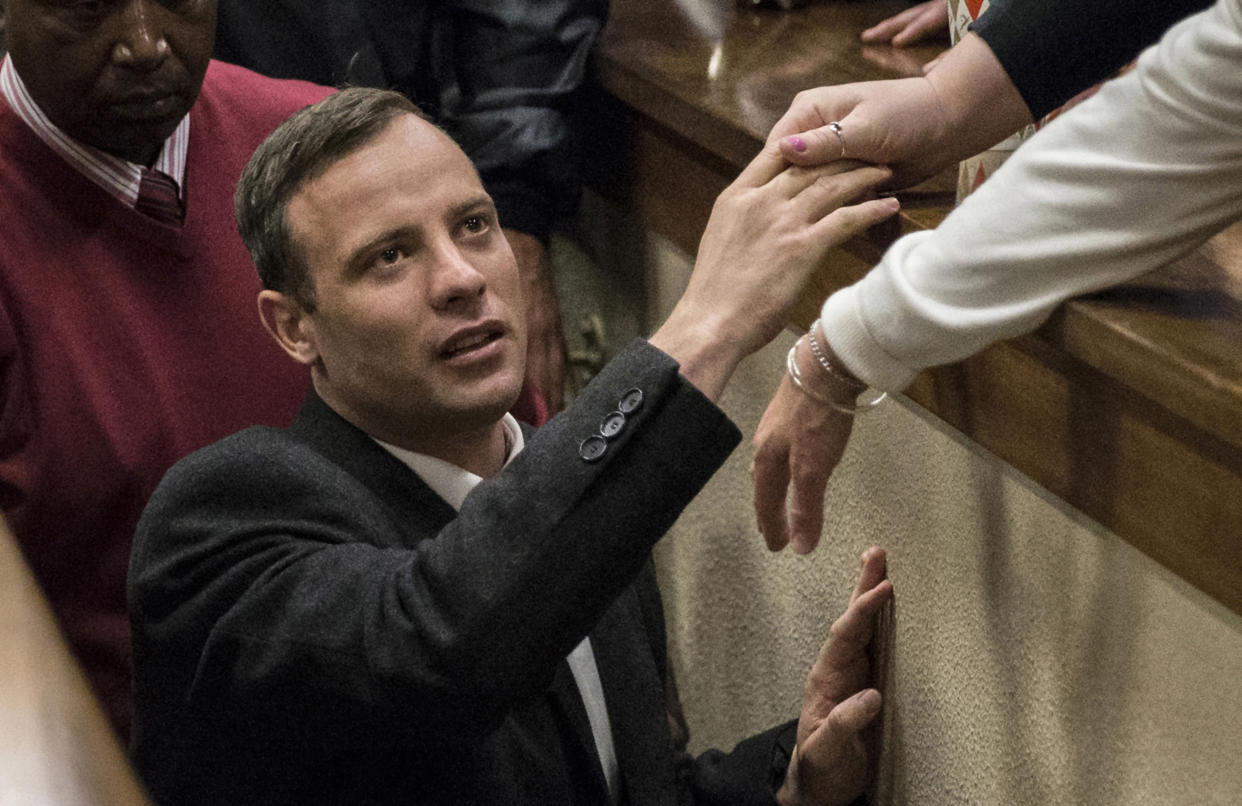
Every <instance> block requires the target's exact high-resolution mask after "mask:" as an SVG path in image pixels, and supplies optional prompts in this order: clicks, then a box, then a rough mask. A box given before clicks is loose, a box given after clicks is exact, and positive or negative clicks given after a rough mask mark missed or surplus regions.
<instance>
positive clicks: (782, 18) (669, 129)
mask: <svg viewBox="0 0 1242 806" xmlns="http://www.w3.org/2000/svg"><path fill="white" fill-rule="evenodd" d="M904 7H905V6H904V4H902V3H899V2H892V1H891V0H872V1H871V2H858V1H857V0H820V2H817V3H813V4H810V5H809V6H807V7H806V8H803V9H800V10H798V11H795V12H791V13H779V12H755V11H747V10H743V9H740V8H739V6H738V4H737V3H735V2H732V0H714V1H713V0H680V2H668V3H647V2H642V1H641V0H614V2H613V3H612V15H611V19H610V22H609V26H608V28H607V30H606V31H605V35H604V38H603V41H602V44H601V48H600V54H599V58H598V60H597V76H598V83H599V86H600V89H601V90H602V93H601V97H600V99H599V102H598V103H599V109H598V110H595V111H594V113H593V118H594V119H595V120H596V122H597V123H598V124H599V131H598V134H597V136H596V137H595V139H594V140H593V141H592V143H591V154H592V157H593V164H594V171H595V175H594V178H593V180H592V183H593V185H594V186H595V187H596V188H597V189H599V190H600V192H601V193H604V194H605V195H609V196H612V197H613V198H615V199H617V200H618V201H621V202H622V203H624V204H626V205H627V206H631V207H633V208H634V209H636V210H637V211H638V214H639V216H640V217H641V219H642V220H643V222H644V224H645V226H646V227H647V228H648V229H649V230H651V231H653V232H657V233H659V234H661V235H663V236H664V237H667V238H669V239H670V240H671V241H673V242H674V243H676V244H677V245H678V246H679V247H680V248H681V249H683V250H685V251H686V252H687V253H688V254H694V253H695V250H696V248H697V243H698V238H699V235H700V234H701V233H702V230H703V226H704V225H705V224H706V222H707V217H708V214H709V212H710V210H711V205H712V201H713V200H714V199H715V197H716V195H717V194H718V193H719V192H720V191H721V190H722V189H723V188H724V187H725V186H726V185H727V184H728V183H729V182H730V181H731V180H732V179H733V177H734V176H736V175H737V172H738V171H739V170H740V169H741V168H742V167H743V166H744V165H745V164H746V163H747V162H748V161H749V160H750V158H751V157H752V156H753V155H754V154H755V153H756V152H757V151H758V149H759V148H760V146H761V145H762V142H763V138H764V137H765V135H766V133H767V131H768V129H769V128H770V127H771V126H772V124H773V123H775V121H776V120H777V119H778V118H779V116H780V115H781V114H782V113H783V112H784V111H785V109H786V108H787V107H788V105H789V103H790V102H791V101H792V99H793V96H794V95H795V94H796V93H797V92H798V91H799V90H801V89H805V88H809V87H815V86H821V85H828V84H837V83H844V82H849V81H860V80H870V79H877V78H894V77H898V76H901V75H908V74H912V73H913V72H914V71H917V69H918V66H919V65H920V64H921V63H922V62H924V61H927V60H928V59H930V58H932V57H933V56H935V55H936V54H937V53H938V52H939V51H940V50H941V49H942V47H943V45H941V46H922V47H918V48H912V49H908V50H904V51H898V50H894V49H891V48H868V47H864V46H862V45H861V44H860V43H859V40H858V33H859V32H860V31H861V30H862V29H863V28H865V27H868V26H870V25H872V24H874V23H875V22H877V21H879V20H880V19H883V18H884V17H886V16H888V15H890V14H892V13H894V12H896V11H897V10H900V9H901V8H904ZM954 187H955V177H954V176H952V175H943V176H940V177H937V178H935V179H933V180H931V181H929V182H927V183H925V184H923V185H921V186H919V187H917V188H914V189H912V190H911V191H909V192H906V193H903V194H901V195H902V203H903V212H902V220H901V226H900V229H901V231H902V232H908V231H911V230H915V229H921V228H927V227H933V226H935V225H936V224H937V223H938V222H939V221H940V220H941V219H942V218H943V217H944V215H946V214H947V212H948V210H949V209H951V206H952V203H953V191H954ZM896 234H898V233H896V232H888V233H877V234H875V235H873V237H872V238H870V239H856V240H855V241H852V242H851V243H849V244H847V245H846V247H845V248H843V249H841V250H838V251H837V252H836V253H835V254H834V255H833V256H832V257H831V259H830V260H829V261H828V262H827V263H826V265H825V266H824V267H823V269H822V271H821V272H820V274H819V276H818V277H817V278H816V279H815V281H814V282H813V284H812V286H811V287H810V288H808V289H807V292H806V295H805V298H804V300H803V304H802V305H801V306H800V307H799V309H798V311H797V313H796V315H795V323H796V324H797V325H799V326H801V327H806V325H807V324H809V322H810V321H811V320H812V319H813V318H814V316H815V313H816V311H817V310H818V306H819V304H820V303H821V302H822V301H823V299H824V298H825V297H826V296H827V295H828V294H829V293H831V292H832V291H833V290H835V289H837V288H840V287H841V286H843V285H845V284H848V283H850V282H853V281H854V280H856V279H857V278H859V277H861V276H862V274H863V273H864V272H865V271H867V270H868V269H869V268H870V267H871V266H872V265H874V263H875V262H876V261H877V260H878V258H879V256H880V255H881V254H882V252H883V249H884V247H885V246H886V245H887V243H888V242H890V241H891V239H892V237H894V236H895V235H896ZM907 395H908V397H909V398H910V399H911V400H913V401H915V402H916V403H918V404H919V405H921V406H923V407H925V408H926V409H927V410H928V411H930V412H932V413H933V414H935V415H937V416H939V417H940V418H942V419H943V420H944V421H945V422H947V423H949V424H950V425H952V426H953V427H955V428H957V429H958V430H960V431H961V432H962V433H963V434H965V435H966V436H968V437H970V438H971V439H972V440H974V441H975V442H976V443H978V444H979V445H981V446H983V447H984V448H986V449H988V450H989V451H991V452H993V453H995V454H996V455H998V456H999V457H1001V458H1002V459H1004V460H1005V461H1007V462H1009V463H1010V464H1011V465H1013V466H1014V467H1016V468H1017V469H1019V470H1021V471H1022V472H1024V473H1025V474H1027V475H1028V476H1030V477H1031V478H1032V479H1034V480H1035V481H1036V482H1038V483H1039V484H1041V485H1042V486H1043V487H1044V488H1046V489H1047V490H1049V491H1051V492H1052V493H1054V494H1055V495H1057V496H1059V497H1061V498H1062V499H1064V500H1065V501H1067V502H1069V503H1070V504H1072V505H1073V506H1074V507H1076V508H1078V509H1079V510H1081V511H1082V512H1084V513H1086V514H1087V515H1089V516H1090V517H1092V518H1094V519H1096V520H1097V521H1099V522H1100V523H1102V524H1104V525H1105V526H1107V527H1108V528H1110V529H1112V530H1113V531H1115V532H1116V533H1117V534H1119V535H1120V536H1122V537H1123V538H1125V539H1127V540H1129V541H1130V542H1131V543H1132V544H1133V545H1135V546H1136V547H1138V548H1139V549H1141V550H1142V551H1144V552H1146V553H1147V554H1148V555H1150V556H1151V557H1153V558H1155V559H1156V560H1158V561H1159V562H1161V563H1163V564H1165V565H1166V566H1167V567H1169V568H1170V569H1172V570H1173V571H1175V572H1176V573H1177V574H1179V575H1181V576H1182V577H1184V578H1185V579H1187V580H1189V581H1190V582H1191V583H1193V584H1194V585H1196V586H1197V587H1199V588H1201V589H1202V590H1203V591H1205V592H1207V593H1208V594H1210V595H1211V596H1213V597H1215V598H1216V599H1218V600H1220V601H1221V602H1223V603H1224V604H1225V605H1226V606H1228V607H1229V608H1231V609H1233V610H1234V611H1236V612H1239V613H1242V229H1239V228H1234V229H1232V230H1230V231H1227V232H1226V233H1224V234H1222V235H1220V236H1218V237H1217V238H1215V239H1214V240H1213V241H1211V242H1210V243H1209V244H1207V245H1206V246H1205V247H1204V248H1202V249H1200V250H1198V251H1197V252H1195V253H1194V254H1192V255H1190V256H1189V257H1187V258H1185V259H1183V260H1181V261H1178V262H1177V263H1176V264H1173V265H1171V266H1168V267H1166V268H1163V269H1161V270H1159V271H1156V272H1154V273H1151V274H1149V275H1146V276H1144V277H1141V278H1139V279H1137V280H1135V281H1133V282H1131V283H1128V284H1126V285H1124V286H1121V287H1119V288H1116V289H1113V290H1111V291H1109V292H1107V293H1102V294H1098V295H1095V296H1093V297H1092V298H1089V299H1078V300H1074V301H1071V302H1069V303H1068V304H1066V305H1064V306H1062V308H1061V309H1060V310H1059V311H1058V312H1057V313H1056V314H1055V315H1054V316H1053V317H1052V319H1051V320H1050V321H1049V322H1048V323H1047V324H1046V325H1045V326H1044V327H1043V328H1041V329H1040V330H1039V331H1037V332H1036V333H1034V334H1032V335H1030V336H1027V337H1023V338H1020V339H1016V340H1013V341H1010V342H1006V343H1004V344H1001V345H997V346H995V347H993V348H991V349H989V350H987V351H985V352H983V353H981V354H980V355H978V356H976V357H975V358H972V359H970V360H968V361H965V362H962V363H960V364H956V365H953V366H948V367H941V368H937V369H934V370H931V371H928V372H925V373H923V374H922V375H920V376H919V378H918V379H917V380H916V381H915V383H914V384H913V386H912V387H911V388H910V389H909V390H908V391H907Z"/></svg>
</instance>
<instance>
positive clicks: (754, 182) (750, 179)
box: [726, 143, 788, 192]
mask: <svg viewBox="0 0 1242 806" xmlns="http://www.w3.org/2000/svg"><path fill="white" fill-rule="evenodd" d="M787 164H788V163H787V161H786V159H785V157H784V152H783V147H782V146H780V145H778V144H776V143H765V144H764V146H763V148H762V149H760V151H759V153H758V154H756V155H755V158H754V159H752V160H751V161H750V163H749V164H748V165H747V166H746V167H745V168H743V169H742V172H741V173H740V174H738V177H737V179H734V180H733V184H732V185H730V187H761V186H763V185H766V184H767V183H768V182H770V181H772V178H773V177H775V176H776V175H777V174H779V173H780V172H781V171H783V170H785V167H786V165H787ZM726 192H727V191H726Z"/></svg>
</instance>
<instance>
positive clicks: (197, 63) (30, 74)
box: [0, 0, 216, 164]
mask: <svg viewBox="0 0 1242 806" xmlns="http://www.w3.org/2000/svg"><path fill="white" fill-rule="evenodd" d="M0 2H2V3H3V8H4V11H5V41H6V43H7V45H8V48H9V52H10V54H11V56H12V59H13V63H14V64H15V65H16V67H17V72H18V74H19V75H20V76H21V77H22V81H24V82H25V84H26V86H27V88H28V89H29V90H30V94H31V96H32V97H33V98H34V99H35V102H36V103H38V105H39V107H40V108H41V109H42V110H43V111H44V112H45V113H46V114H47V116H48V117H49V118H51V120H52V122H53V123H55V124H56V125H57V126H59V127H60V128H61V129H63V130H64V131H65V132H67V133H68V134H69V135H70V136H72V137H74V138H76V139H77V140H80V141H82V142H84V143H88V144H90V145H93V146H95V147H96V148H99V149H101V150H103V151H106V152H108V153H110V154H114V155H116V156H118V157H122V158H124V159H128V160H130V161H131V162H136V163H139V164H148V163H150V161H151V160H153V159H154V158H155V156H156V154H158V153H159V149H160V146H161V145H162V144H163V142H164V140H166V139H167V138H168V136H169V135H170V134H172V132H173V129H175V128H176V127H177V124H178V123H179V122H180V121H181V119H182V118H183V117H185V115H186V113H187V112H189V111H190V107H191V106H193V105H194V101H195V99H196V98H197V97H198V91H199V88H200V86H201V85H202V83H203V74H204V73H205V72H206V70H207V62H208V60H209V59H210V58H211V49H212V47H213V45H214V37H215V26H216V0H158V2H157V0H0Z"/></svg>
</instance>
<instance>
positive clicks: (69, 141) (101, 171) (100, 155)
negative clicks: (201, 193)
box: [0, 55, 190, 207]
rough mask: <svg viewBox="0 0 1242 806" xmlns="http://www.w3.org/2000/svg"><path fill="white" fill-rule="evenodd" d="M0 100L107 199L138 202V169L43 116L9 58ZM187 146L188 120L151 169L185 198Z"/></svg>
mask: <svg viewBox="0 0 1242 806" xmlns="http://www.w3.org/2000/svg"><path fill="white" fill-rule="evenodd" d="M0 96H3V97H4V100H5V101H7V102H8V104H9V106H11V107H12V108H13V111H14V112H16V113H17V116H18V117H19V118H21V119H22V122H24V123H25V124H26V125H27V126H29V127H30V129H31V130H32V131H33V132H34V133H35V135H36V136H38V138H39V139H40V140H42V141H43V142H44V143H46V144H47V146H48V148H50V149H52V150H53V151H55V152H56V153H57V154H59V155H60V157H61V158H62V159H64V160H65V162H68V163H69V164H70V165H72V166H73V167H74V168H76V169H77V170H78V172H79V173H81V174H82V175H83V176H85V177H86V178H87V179H90V180H91V181H92V182H94V183H95V184H97V185H99V186H100V187H101V188H103V189H104V190H106V191H107V192H108V193H109V194H110V195H112V196H114V197H115V198H117V199H119V200H121V201H122V202H124V203H125V204H127V205H129V206H130V207H133V206H134V205H135V204H136V203H137V201H138V186H139V184H140V183H141V182H142V168H143V166H141V165H136V164H134V163H132V162H129V161H128V160H123V159H121V158H120V157H115V156H113V155H111V154H109V153H107V152H105V151H100V150H99V149H98V148H95V147H94V146H89V145H87V144H86V143H81V142H78V141H77V140H74V139H73V138H72V137H70V136H69V135H68V134H66V133H65V132H63V131H61V129H60V128H59V127H57V126H56V124H55V123H52V121H51V119H49V118H48V116H47V115H46V114H44V112H43V110H42V109H40V108H39V105H38V104H36V103H35V100H34V98H32V97H31V95H30V92H29V91H28V90H27V89H26V85H25V83H24V82H23V81H22V79H21V76H19V75H18V74H17V67H16V66H15V65H14V64H13V60H12V59H11V58H10V57H9V56H7V55H6V56H5V57H4V61H3V62H0ZM189 145H190V116H189V115H186V116H185V117H184V118H182V119H181V122H180V123H179V124H177V128H176V130H174V131H173V133H172V134H171V135H170V136H169V138H168V139H167V140H165V141H164V145H163V147H162V148H160V153H159V156H157V157H156V158H155V163H154V164H153V165H152V166H151V167H153V168H155V169H156V170H158V171H161V172H163V173H165V174H167V175H168V176H170V177H172V180H173V181H174V182H176V183H177V189H178V192H179V193H180V194H181V196H182V198H185V191H184V187H185V163H186V153H187V151H188V150H189Z"/></svg>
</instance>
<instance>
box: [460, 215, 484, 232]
mask: <svg viewBox="0 0 1242 806" xmlns="http://www.w3.org/2000/svg"><path fill="white" fill-rule="evenodd" d="M462 226H464V227H465V228H466V231H467V232H474V233H477V232H483V231H485V230H486V229H487V219H486V218H484V217H483V216H481V215H472V216H467V217H466V220H465V221H463V222H462Z"/></svg>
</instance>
